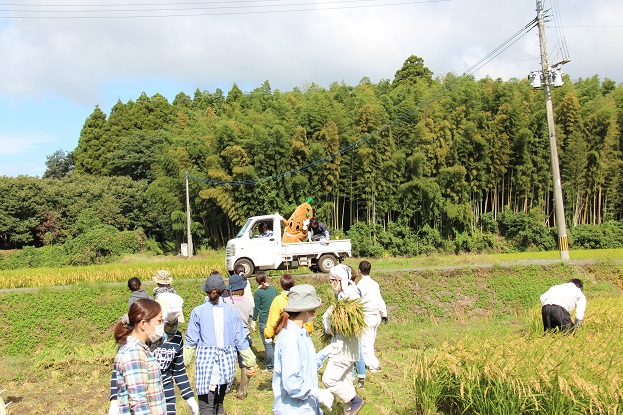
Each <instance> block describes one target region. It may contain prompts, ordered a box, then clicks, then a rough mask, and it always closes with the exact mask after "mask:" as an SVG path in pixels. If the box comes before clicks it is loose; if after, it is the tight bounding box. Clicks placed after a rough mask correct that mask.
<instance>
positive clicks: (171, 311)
mask: <svg viewBox="0 0 623 415" xmlns="http://www.w3.org/2000/svg"><path fill="white" fill-rule="evenodd" d="M181 315H182V306H181V305H177V304H170V305H169V307H168V308H167V315H166V316H165V318H164V319H165V320H166V321H168V322H169V323H173V322H175V320H177V319H178V318H179V317H180V316H181Z"/></svg>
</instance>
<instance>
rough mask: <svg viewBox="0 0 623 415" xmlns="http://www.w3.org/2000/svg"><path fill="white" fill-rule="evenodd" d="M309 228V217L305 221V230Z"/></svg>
mask: <svg viewBox="0 0 623 415" xmlns="http://www.w3.org/2000/svg"><path fill="white" fill-rule="evenodd" d="M307 229H309V219H305V220H304V221H303V230H304V231H306V230H307Z"/></svg>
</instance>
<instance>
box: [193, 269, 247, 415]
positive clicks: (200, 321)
mask: <svg viewBox="0 0 623 415" xmlns="http://www.w3.org/2000/svg"><path fill="white" fill-rule="evenodd" d="M202 289H203V291H204V292H205V293H206V294H207V297H206V302H205V303H204V304H201V305H200V306H198V307H195V308H194V309H193V311H192V313H191V314H190V320H189V322H188V329H187V330H186V344H185V345H184V363H185V364H186V365H188V364H189V363H190V361H191V360H192V358H193V356H194V355H195V354H196V363H195V381H196V384H197V387H196V390H197V395H198V397H199V413H200V414H201V415H208V414H224V413H225V410H224V408H223V402H224V400H225V392H226V391H227V388H228V385H230V384H231V383H232V382H233V381H234V374H235V373H236V361H237V360H238V353H240V355H241V357H242V364H243V365H244V366H245V367H246V368H247V369H246V370H247V372H246V375H247V376H248V377H252V376H253V375H254V374H255V371H256V368H255V355H254V354H253V351H252V350H251V347H250V345H249V341H248V340H247V338H246V336H245V333H244V328H243V326H242V321H241V320H240V315H239V314H238V311H237V310H236V309H235V308H234V307H232V306H231V305H229V304H226V303H225V302H223V301H221V296H222V295H223V292H224V291H225V290H227V286H226V285H225V282H224V281H223V277H221V276H220V275H218V274H212V275H210V276H209V277H208V279H207V280H206V281H205V282H204V283H203V286H202Z"/></svg>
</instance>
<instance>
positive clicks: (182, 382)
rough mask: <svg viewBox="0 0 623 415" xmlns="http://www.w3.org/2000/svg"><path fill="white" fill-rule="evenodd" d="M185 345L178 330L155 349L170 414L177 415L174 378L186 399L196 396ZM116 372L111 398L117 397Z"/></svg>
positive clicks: (111, 386) (113, 377) (111, 385)
mask: <svg viewBox="0 0 623 415" xmlns="http://www.w3.org/2000/svg"><path fill="white" fill-rule="evenodd" d="M183 345H184V341H183V339H182V333H180V332H179V331H176V332H175V333H174V334H173V337H171V338H168V337H167V338H166V339H165V341H164V342H163V343H162V344H161V345H160V346H158V347H157V348H156V349H155V350H154V351H153V355H154V357H155V359H156V361H157V362H158V366H159V367H160V375H161V376H162V386H163V388H164V397H165V400H166V401H167V414H168V415H175V413H176V407H175V386H174V384H173V381H174V380H175V383H176V384H177V387H178V388H179V389H180V393H181V395H182V398H183V399H185V400H186V399H189V398H191V397H193V396H194V394H193V390H192V388H191V387H190V382H189V381H188V374H187V373H186V366H184V358H183ZM116 373H117V372H116V371H115V370H113V372H112V378H111V379H110V399H111V400H113V399H117V376H116Z"/></svg>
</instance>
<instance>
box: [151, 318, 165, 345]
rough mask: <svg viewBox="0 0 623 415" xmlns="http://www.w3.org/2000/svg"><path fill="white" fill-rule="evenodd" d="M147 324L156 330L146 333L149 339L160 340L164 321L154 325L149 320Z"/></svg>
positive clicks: (153, 341)
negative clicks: (152, 332)
mask: <svg viewBox="0 0 623 415" xmlns="http://www.w3.org/2000/svg"><path fill="white" fill-rule="evenodd" d="M147 324H149V325H150V326H153V327H155V328H156V330H154V334H149V333H147V335H148V336H149V340H150V341H151V342H152V343H155V342H157V341H158V340H160V339H161V338H162V336H164V323H162V324H159V325H157V326H154V325H153V324H151V323H149V322H148V323H147Z"/></svg>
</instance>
